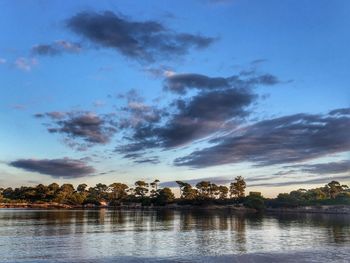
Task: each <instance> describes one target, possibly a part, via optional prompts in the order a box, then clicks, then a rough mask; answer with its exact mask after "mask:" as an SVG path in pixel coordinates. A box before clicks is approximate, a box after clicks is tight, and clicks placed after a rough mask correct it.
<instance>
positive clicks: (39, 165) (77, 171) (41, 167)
mask: <svg viewBox="0 0 350 263" xmlns="http://www.w3.org/2000/svg"><path fill="white" fill-rule="evenodd" d="M9 165H10V166H12V167H16V168H20V169H23V170H26V171H29V172H37V173H41V174H46V175H50V176H51V177H55V178H61V177H62V178H78V177H84V176H88V175H91V174H93V173H95V172H96V171H95V169H94V168H93V167H92V166H89V165H87V164H86V163H85V162H84V161H82V160H76V159H70V158H63V159H41V160H37V159H19V160H16V161H13V162H11V163H9Z"/></svg>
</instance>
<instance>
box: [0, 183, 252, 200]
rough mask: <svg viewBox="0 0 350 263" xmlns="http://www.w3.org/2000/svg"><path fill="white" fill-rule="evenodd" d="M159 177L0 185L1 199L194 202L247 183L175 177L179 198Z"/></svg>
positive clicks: (232, 192) (230, 194)
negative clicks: (128, 182)
mask: <svg viewBox="0 0 350 263" xmlns="http://www.w3.org/2000/svg"><path fill="white" fill-rule="evenodd" d="M159 183H160V181H159V180H158V179H156V180H154V181H153V182H151V183H147V182H145V181H136V182H135V183H134V185H133V186H132V187H129V186H128V185H126V184H124V183H119V182H116V183H112V184H110V185H106V184H102V183H98V184H96V185H95V186H93V187H88V185H87V184H79V185H78V186H77V188H76V189H75V188H74V186H73V185H72V184H62V185H61V186H60V185H58V184H57V183H52V184H49V185H43V184H39V185H37V186H34V187H31V186H22V187H18V188H14V189H13V188H11V187H8V188H0V201H2V202H13V201H16V202H57V203H61V204H69V205H83V204H96V205H98V204H100V203H101V202H104V203H108V204H109V205H110V206H118V205H120V204H122V203H130V202H136V203H141V204H142V205H151V204H154V205H165V204H169V203H173V202H174V201H177V202H180V203H181V202H182V203H186V202H187V203H191V202H192V203H194V202H200V203H204V202H205V201H207V202H209V201H210V200H228V199H237V198H241V197H244V195H245V188H246V183H245V181H244V179H243V178H242V177H241V176H238V177H236V178H235V180H234V181H233V182H232V183H231V184H230V186H229V187H227V186H224V185H217V184H215V183H211V182H209V181H201V182H199V183H197V184H196V185H195V187H192V185H190V184H188V183H186V182H183V181H176V183H177V185H178V186H179V189H180V193H181V196H180V198H178V199H176V198H175V195H174V193H173V192H172V190H171V189H170V188H169V187H164V188H160V187H159Z"/></svg>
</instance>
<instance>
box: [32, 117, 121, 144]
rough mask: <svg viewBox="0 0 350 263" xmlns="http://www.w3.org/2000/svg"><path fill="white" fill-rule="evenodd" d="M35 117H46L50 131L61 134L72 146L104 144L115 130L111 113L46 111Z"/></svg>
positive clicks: (115, 125)
mask: <svg viewBox="0 0 350 263" xmlns="http://www.w3.org/2000/svg"><path fill="white" fill-rule="evenodd" d="M35 117H37V118H43V117H47V118H49V120H50V121H51V122H50V123H48V124H46V125H47V126H48V128H47V129H48V131H49V132H50V133H60V134H63V135H64V136H65V137H64V138H65V140H66V143H67V144H68V145H69V146H71V147H72V148H77V149H81V150H83V149H85V148H87V147H90V146H93V145H96V144H106V143H108V142H109V141H110V139H111V138H112V137H113V135H114V134H115V132H116V131H117V129H116V127H117V124H116V123H115V122H114V115H113V114H106V115H96V114H95V113H92V112H85V111H83V112H67V113H65V112H47V113H39V114H36V115H35Z"/></svg>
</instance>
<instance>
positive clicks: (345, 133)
mask: <svg viewBox="0 0 350 263" xmlns="http://www.w3.org/2000/svg"><path fill="white" fill-rule="evenodd" d="M349 129H350V116H349V115H337V116H334V115H330V114H327V115H325V116H323V115H312V114H295V115H289V116H284V117H280V118H275V119H270V120H264V121H261V122H258V123H255V124H252V125H250V126H247V127H243V128H241V129H239V130H236V131H234V132H232V133H231V134H229V135H226V136H223V137H221V138H218V139H215V140H212V141H211V143H213V144H215V145H213V146H211V147H208V148H204V149H202V150H199V151H195V152H193V153H191V154H190V155H188V156H185V157H182V158H178V159H176V160H175V165H177V166H191V167H196V168H203V167H209V166H215V165H223V164H232V163H239V162H251V163H253V164H255V165H257V166H267V165H275V164H285V163H296V162H303V161H306V160H311V159H315V158H318V157H322V156H327V155H329V154H333V153H340V152H346V151H350V138H349Z"/></svg>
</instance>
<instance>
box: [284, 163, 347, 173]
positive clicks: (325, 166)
mask: <svg viewBox="0 0 350 263" xmlns="http://www.w3.org/2000/svg"><path fill="white" fill-rule="evenodd" d="M285 168H296V169H299V170H300V171H302V172H306V173H312V174H339V173H348V174H349V175H350V160H343V161H340V162H329V163H317V164H303V165H291V166H285Z"/></svg>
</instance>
